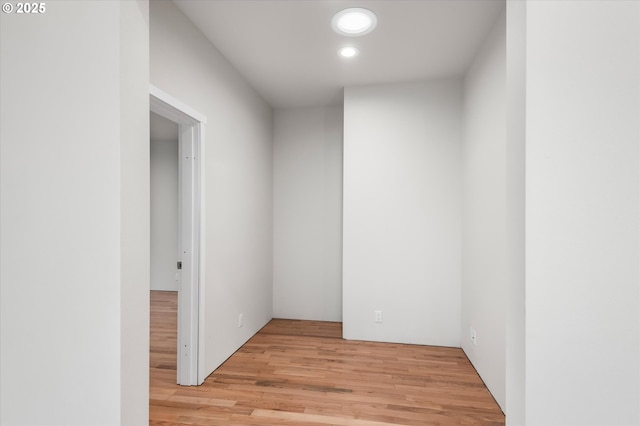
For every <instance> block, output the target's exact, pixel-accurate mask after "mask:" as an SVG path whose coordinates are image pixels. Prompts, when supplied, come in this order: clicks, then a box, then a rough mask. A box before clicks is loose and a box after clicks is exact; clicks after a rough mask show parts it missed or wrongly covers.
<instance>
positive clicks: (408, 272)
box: [343, 79, 462, 346]
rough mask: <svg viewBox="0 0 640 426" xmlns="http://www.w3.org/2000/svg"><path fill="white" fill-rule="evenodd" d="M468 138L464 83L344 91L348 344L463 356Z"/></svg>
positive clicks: (344, 316)
mask: <svg viewBox="0 0 640 426" xmlns="http://www.w3.org/2000/svg"><path fill="white" fill-rule="evenodd" d="M461 129H462V84H461V81H460V80H457V79H450V80H438V81H430V82H426V83H413V84H394V85H382V86H364V87H348V88H346V89H345V103H344V200H343V202H344V218H343V233H344V234H343V235H344V237H343V306H344V308H343V321H344V337H345V338H347V339H362V340H373V341H387V342H400V343H417V344H429V345H443V346H460V279H461V278H460V270H461V246H460V244H461V229H460V228H461V211H460V208H461V206H460V204H461V201H460V199H461V187H460V184H461V182H460V181H461V179H460V175H461V170H460V144H461V138H462V130H461ZM374 311H381V313H382V322H375V321H374Z"/></svg>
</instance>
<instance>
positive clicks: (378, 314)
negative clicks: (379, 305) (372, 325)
mask: <svg viewBox="0 0 640 426" xmlns="http://www.w3.org/2000/svg"><path fill="white" fill-rule="evenodd" d="M373 313H374V314H375V321H376V322H382V311H374V312H373Z"/></svg>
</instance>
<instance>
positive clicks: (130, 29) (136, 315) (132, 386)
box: [67, 0, 150, 426]
mask: <svg viewBox="0 0 640 426" xmlns="http://www.w3.org/2000/svg"><path fill="white" fill-rule="evenodd" d="M118 3H119V4H120V22H119V26H120V40H119V41H120V74H119V79H120V81H119V83H120V116H119V118H120V265H121V269H120V280H121V292H120V321H121V338H120V339H121V348H120V399H121V407H122V411H121V413H120V424H121V425H132V426H133V425H142V424H147V423H148V422H149V259H150V254H149V251H150V249H149V3H148V1H146V0H144V1H139V0H136V1H122V2H118ZM76 36H77V34H76ZM83 60H86V59H84V58H83ZM94 84H102V81H101V80H100V79H96V82H94ZM98 226H99V225H98ZM95 365H98V366H99V364H95ZM85 374H86V371H85ZM95 383H96V382H95V381H94V382H93V386H94V387H95ZM67 424H69V423H67Z"/></svg>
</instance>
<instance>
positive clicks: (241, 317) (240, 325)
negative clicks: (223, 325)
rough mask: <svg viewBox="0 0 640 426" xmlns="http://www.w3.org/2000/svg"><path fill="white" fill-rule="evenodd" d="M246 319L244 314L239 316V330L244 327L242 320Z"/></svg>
mask: <svg viewBox="0 0 640 426" xmlns="http://www.w3.org/2000/svg"><path fill="white" fill-rule="evenodd" d="M243 319H244V314H240V315H238V328H240V327H242V320H243Z"/></svg>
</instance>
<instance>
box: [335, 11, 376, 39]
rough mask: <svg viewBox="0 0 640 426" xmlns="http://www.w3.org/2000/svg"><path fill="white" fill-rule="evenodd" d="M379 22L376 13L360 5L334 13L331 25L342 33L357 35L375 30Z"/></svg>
mask: <svg viewBox="0 0 640 426" xmlns="http://www.w3.org/2000/svg"><path fill="white" fill-rule="evenodd" d="M377 23H378V18H377V17H376V15H375V14H374V13H373V12H372V11H370V10H368V9H362V8H359V7H352V8H349V9H344V10H341V11H340V12H338V13H336V14H335V15H333V19H331V27H332V28H333V30H334V31H335V32H337V33H338V34H340V35H346V36H350V37H357V36H361V35H365V34H367V33H370V32H371V31H373V29H374V28H375V27H376V25H377Z"/></svg>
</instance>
